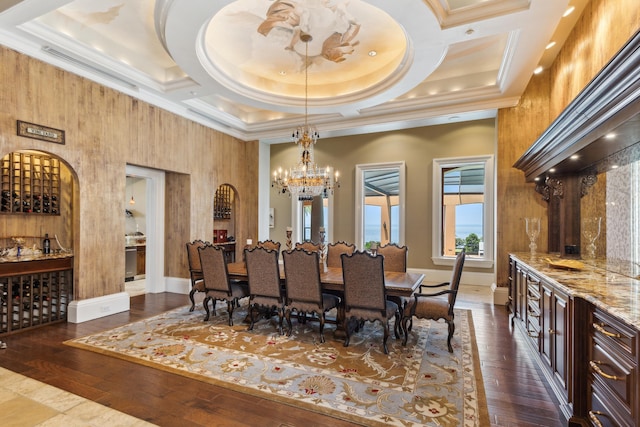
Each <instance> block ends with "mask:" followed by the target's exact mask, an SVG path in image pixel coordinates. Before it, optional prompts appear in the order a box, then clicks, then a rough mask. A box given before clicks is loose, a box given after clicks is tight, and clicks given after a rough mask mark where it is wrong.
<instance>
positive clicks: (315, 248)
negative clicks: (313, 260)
mask: <svg viewBox="0 0 640 427" xmlns="http://www.w3.org/2000/svg"><path fill="white" fill-rule="evenodd" d="M295 248H296V249H304V250H305V251H307V252H318V253H320V243H315V242H312V241H311V240H305V241H304V242H297V243H296V246H295Z"/></svg>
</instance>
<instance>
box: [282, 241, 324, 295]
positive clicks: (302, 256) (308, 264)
mask: <svg viewBox="0 0 640 427" xmlns="http://www.w3.org/2000/svg"><path fill="white" fill-rule="evenodd" d="M282 260H283V262H284V276H285V284H286V289H287V304H288V303H289V302H290V301H301V302H313V303H318V306H319V307H321V306H322V285H321V283H320V257H319V255H318V253H317V252H308V251H305V250H304V249H293V250H290V251H284V252H282Z"/></svg>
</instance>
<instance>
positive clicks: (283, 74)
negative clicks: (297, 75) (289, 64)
mask: <svg viewBox="0 0 640 427" xmlns="http://www.w3.org/2000/svg"><path fill="white" fill-rule="evenodd" d="M278 74H280V75H281V76H286V75H287V72H286V71H285V70H282V71H280V72H279V73H278Z"/></svg>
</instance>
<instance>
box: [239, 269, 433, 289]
mask: <svg viewBox="0 0 640 427" xmlns="http://www.w3.org/2000/svg"><path fill="white" fill-rule="evenodd" d="M227 271H228V273H229V278H230V279H235V280H247V278H248V276H247V266H246V264H245V263H244V262H231V263H228V264H227ZM280 278H281V279H282V280H284V279H285V274H284V265H282V264H280ZM423 280H424V274H422V273H406V272H397V271H385V272H384V286H385V289H386V291H387V295H391V296H399V297H410V296H412V295H413V293H414V292H415V291H416V289H418V288H419V287H420V285H421V284H422V281H423ZM320 283H322V289H323V290H325V291H334V292H340V291H343V290H344V280H343V277H342V268H340V267H322V266H321V267H320Z"/></svg>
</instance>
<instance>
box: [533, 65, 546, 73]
mask: <svg viewBox="0 0 640 427" xmlns="http://www.w3.org/2000/svg"><path fill="white" fill-rule="evenodd" d="M542 70H544V68H542V65H538V66H537V67H536V69H535V70H533V74H540V73H541V72H542Z"/></svg>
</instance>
